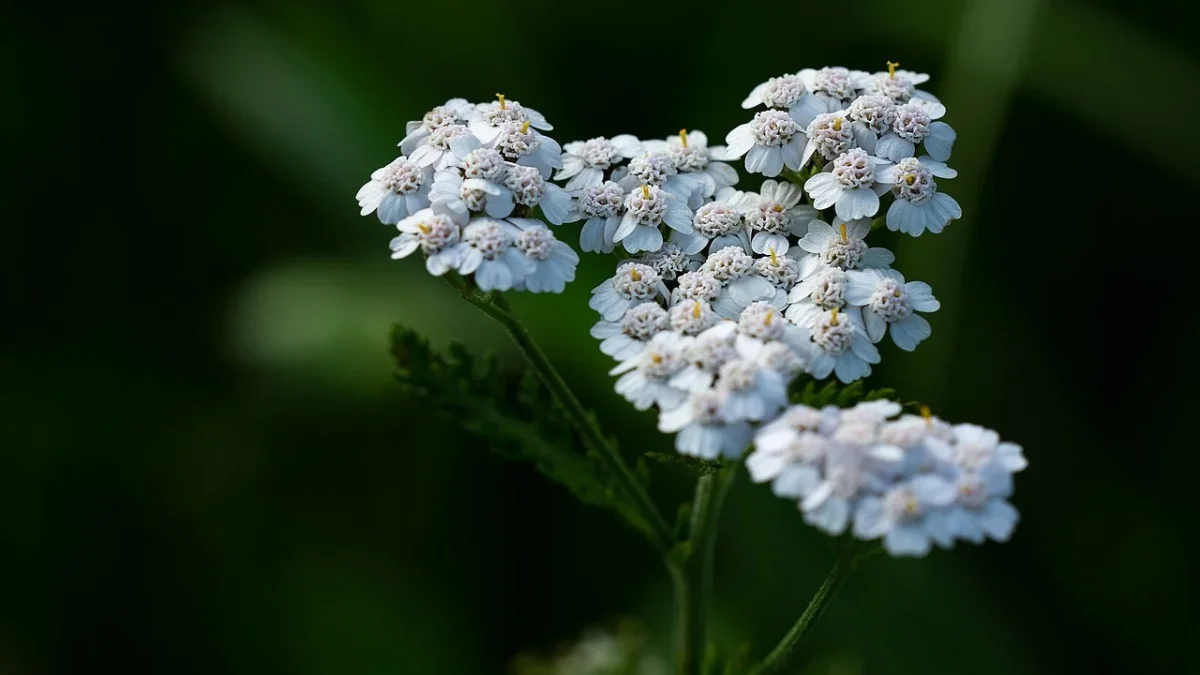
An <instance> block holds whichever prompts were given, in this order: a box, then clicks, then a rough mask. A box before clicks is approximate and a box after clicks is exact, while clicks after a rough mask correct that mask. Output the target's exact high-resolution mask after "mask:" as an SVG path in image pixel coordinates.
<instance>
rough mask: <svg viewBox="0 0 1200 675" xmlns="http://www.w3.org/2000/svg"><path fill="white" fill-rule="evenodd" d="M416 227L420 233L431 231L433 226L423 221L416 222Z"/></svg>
mask: <svg viewBox="0 0 1200 675" xmlns="http://www.w3.org/2000/svg"><path fill="white" fill-rule="evenodd" d="M417 229H418V230H420V231H421V233H422V234H429V233H430V232H432V231H433V228H432V227H429V226H428V225H426V224H425V223H417Z"/></svg>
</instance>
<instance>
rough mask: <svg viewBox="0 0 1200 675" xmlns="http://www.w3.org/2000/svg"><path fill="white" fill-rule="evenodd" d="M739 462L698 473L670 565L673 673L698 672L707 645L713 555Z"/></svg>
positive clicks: (685, 674)
mask: <svg viewBox="0 0 1200 675" xmlns="http://www.w3.org/2000/svg"><path fill="white" fill-rule="evenodd" d="M738 466H739V464H736V463H734V464H730V465H728V466H726V467H725V468H723V469H721V470H720V471H718V472H716V473H711V474H708V475H707V476H701V477H700V479H699V480H698V481H697V482H696V496H695V498H694V499H693V501H692V516H691V521H690V523H689V531H690V535H689V539H688V544H687V546H686V548H685V559H684V560H682V561H679V562H676V563H675V564H672V565H671V578H672V580H673V581H674V585H675V636H676V637H675V640H676V644H675V649H676V652H675V672H676V674H677V675H699V674H700V673H701V668H702V667H703V665H704V656H705V651H706V649H707V647H708V639H707V634H708V614H709V607H710V606H711V604H712V587H713V558H714V553H715V551H716V543H717V529H718V528H719V527H720V515H721V507H722V506H723V505H724V503H725V495H727V494H728V493H729V488H730V486H731V485H733V482H734V478H735V476H736V474H737V469H738Z"/></svg>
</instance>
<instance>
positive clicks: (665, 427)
mask: <svg viewBox="0 0 1200 675" xmlns="http://www.w3.org/2000/svg"><path fill="white" fill-rule="evenodd" d="M783 260H784V258H782V257H779V256H776V257H775V258H774V262H775V264H777V265H780V266H783V265H784V263H783ZM789 260H790V259H789ZM762 261H768V264H770V263H769V261H770V259H769V258H763V259H760V260H759V261H758V262H762ZM758 262H756V261H755V260H754V259H753V258H751V257H750V256H749V255H748V254H747V253H746V252H745V251H744V250H742V249H741V248H740V247H736V246H730V247H727V248H724V249H722V250H720V251H718V252H717V253H715V254H713V255H711V256H710V257H709V258H708V259H707V260H706V261H704V262H703V263H700V262H698V261H697V260H695V259H693V258H692V257H690V256H688V255H687V254H685V253H683V251H681V250H680V249H679V248H678V247H675V246H673V245H668V246H666V247H664V248H663V249H660V250H659V251H656V252H654V253H651V254H648V255H645V256H642V257H641V258H639V259H637V260H631V261H626V262H624V263H622V264H621V265H620V266H619V267H618V268H617V274H616V276H614V277H613V278H612V279H609V280H608V281H605V282H604V283H603V284H601V285H600V286H598V287H596V289H594V290H593V291H592V293H593V295H592V300H591V306H592V308H593V309H595V310H596V311H598V312H599V313H600V315H601V321H600V322H599V323H597V324H596V325H595V326H594V327H593V328H592V335H593V336H594V337H596V338H599V339H601V340H602V342H601V346H600V348H601V350H602V351H603V352H604V353H606V354H608V355H610V356H612V357H613V358H615V359H617V360H619V361H620V362H621V363H620V364H618V365H617V366H616V367H615V368H613V369H612V371H611V373H610V374H613V375H621V377H620V378H619V379H618V380H617V383H616V390H617V392H618V393H620V394H621V395H622V396H624V397H625V398H626V399H627V400H629V401H630V402H631V403H632V404H633V405H634V407H635V408H637V409H638V410H646V409H648V408H650V407H651V406H656V407H657V408H658V409H659V411H660V413H661V416H660V418H659V428H660V429H661V430H662V431H665V432H679V433H678V435H677V436H676V439H675V441H676V442H675V447H676V449H677V450H679V452H681V453H683V454H687V455H693V456H697V457H703V458H706V459H713V458H717V457H727V458H736V457H738V456H740V455H741V453H742V451H743V450H744V449H745V448H746V446H747V444H748V443H749V441H750V435H751V433H752V427H751V425H752V424H754V423H759V422H763V421H765V420H768V419H771V418H772V417H774V416H775V415H776V414H778V412H779V411H780V410H782V409H783V408H784V406H786V405H787V385H788V383H789V382H790V381H791V380H792V379H793V378H794V377H795V375H796V374H797V373H799V372H801V371H802V370H803V369H804V367H805V365H806V364H807V362H808V355H809V351H810V349H809V339H808V335H807V333H806V332H805V331H804V330H803V329H802V328H800V327H799V326H796V325H794V324H792V323H791V322H789V321H787V320H786V319H785V318H784V317H783V314H782V311H781V308H780V307H777V306H775V304H773V303H772V302H770V301H768V300H764V299H757V298H759V297H762V298H768V299H772V298H773V297H774V295H775V292H776V291H777V290H778V289H777V288H776V287H775V286H773V285H772V284H771V283H770V282H769V281H767V279H766V278H764V277H763V276H760V275H758V274H757V270H756V267H757V266H758ZM791 262H792V263H795V261H794V260H791ZM667 281H670V282H671V286H673V289H669V288H668V285H667V283H666V282H667Z"/></svg>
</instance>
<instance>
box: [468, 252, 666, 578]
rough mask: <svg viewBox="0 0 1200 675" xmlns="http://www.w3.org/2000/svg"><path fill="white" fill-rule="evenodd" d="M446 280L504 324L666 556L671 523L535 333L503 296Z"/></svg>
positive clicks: (470, 300) (654, 543)
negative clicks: (549, 356)
mask: <svg viewBox="0 0 1200 675" xmlns="http://www.w3.org/2000/svg"><path fill="white" fill-rule="evenodd" d="M447 281H448V282H449V283H450V285H451V286H454V287H455V288H456V289H458V291H459V292H460V293H461V294H462V297H463V298H464V299H465V300H466V301H467V302H469V303H471V304H472V305H475V307H477V308H479V310H480V311H482V312H483V313H484V314H486V315H488V316H489V317H491V318H492V319H494V320H495V321H496V322H497V323H499V324H500V325H502V326H504V328H505V330H507V331H508V334H509V336H510V337H512V339H513V342H515V343H516V344H517V347H518V348H519V349H520V350H521V353H522V354H524V355H525V359H526V360H527V361H528V362H529V364H530V365H531V366H533V369H534V371H535V372H536V373H537V374H538V377H539V378H540V379H541V381H542V383H543V384H545V385H546V387H547V388H549V389H550V393H551V394H553V395H554V398H555V399H556V400H557V401H558V402H559V404H560V405H562V407H563V410H565V411H566V413H567V416H568V417H569V418H570V419H571V421H572V422H573V423H574V424H575V426H576V427H577V428H578V429H579V432H580V433H581V434H582V435H583V439H584V442H585V443H587V444H588V445H589V446H590V447H591V448H592V449H593V450H595V451H596V453H597V454H598V455H599V456H600V458H601V459H602V461H603V462H604V464H605V466H607V468H608V470H609V471H610V472H611V473H612V475H613V477H614V478H615V479H616V480H617V483H618V485H619V486H620V488H621V490H623V491H624V492H625V494H626V496H627V497H628V498H629V499H630V501H631V502H632V503H633V504H634V505H635V506H636V507H637V509H638V512H639V513H640V514H641V516H642V518H643V519H644V520H645V521H646V524H647V526H648V527H649V529H650V531H649V532H648V535H649V538H650V541H651V543H652V544H653V545H654V547H655V548H656V549H658V551H659V553H661V554H663V555H666V554H667V553H668V552H669V551H670V550H671V549H672V548H673V547H674V545H675V535H674V533H673V532H672V530H671V526H670V525H668V524H667V521H666V520H665V519H664V518H663V516H662V514H661V513H659V510H658V508H657V507H656V506H655V505H654V502H653V501H652V500H651V499H650V495H649V494H647V493H646V490H645V489H643V487H642V484H641V483H640V482H638V480H637V477H636V476H634V475H633V472H632V471H631V470H630V469H629V466H628V465H627V464H625V460H624V459H622V458H621V455H620V453H618V452H617V450H616V448H614V447H613V446H612V444H611V443H609V442H608V439H606V438H605V436H604V433H603V432H602V431H601V430H600V427H599V426H598V425H597V424H596V420H595V419H593V418H592V416H591V415H589V414H588V412H587V410H585V409H584V407H583V404H581V403H580V402H579V399H578V398H576V397H575V393H574V392H572V391H571V388H570V387H569V386H567V383H566V381H565V380H563V378H562V375H560V374H559V372H558V370H557V369H556V368H555V367H554V364H552V363H550V359H548V358H546V354H545V353H544V352H543V351H542V348H541V347H539V346H538V343H537V342H536V341H535V340H534V339H533V336H532V335H531V334H530V333H529V331H528V330H526V329H525V326H524V325H523V324H522V323H521V322H520V321H519V320H518V319H517V318H516V316H514V315H513V314H512V312H511V311H510V310H509V308H508V304H507V303H506V302H505V301H504V298H503V297H501V296H499V295H490V296H481V295H479V294H477V293H476V292H475V291H474V289H472V288H471V287H470V286H468V285H467V283H466V282H465V281H463V279H462V278H461V277H458V276H457V275H447Z"/></svg>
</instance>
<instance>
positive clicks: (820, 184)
mask: <svg viewBox="0 0 1200 675" xmlns="http://www.w3.org/2000/svg"><path fill="white" fill-rule="evenodd" d="M886 163H887V162H886V161H885V160H881V159H879V158H878V157H872V156H871V155H870V154H868V153H867V151H866V150H863V149H861V148H852V149H850V150H847V151H846V152H843V153H842V154H840V155H838V156H837V158H836V159H834V160H833V161H832V162H830V163H828V164H826V165H825V171H822V172H821V173H818V174H817V175H815V176H813V177H812V178H809V179H808V180H807V181H805V183H804V189H805V190H806V191H807V192H808V196H809V197H810V198H812V200H813V206H814V207H815V208H816V209H818V210H824V209H827V208H829V207H831V206H832V207H834V211H835V212H836V213H837V215H838V218H841V219H842V220H857V219H859V218H870V217H871V216H873V215H875V214H876V213H878V212H879V195H881V194H883V193H885V192H887V191H888V189H889V187H890V186H889V185H888V184H886V183H884V182H883V180H882V179H883V178H884V176H876V174H875V167H876V165H879V164H886Z"/></svg>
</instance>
